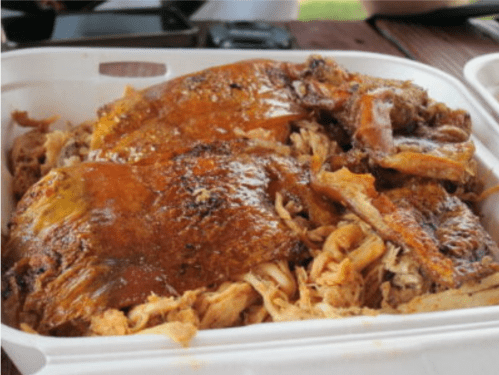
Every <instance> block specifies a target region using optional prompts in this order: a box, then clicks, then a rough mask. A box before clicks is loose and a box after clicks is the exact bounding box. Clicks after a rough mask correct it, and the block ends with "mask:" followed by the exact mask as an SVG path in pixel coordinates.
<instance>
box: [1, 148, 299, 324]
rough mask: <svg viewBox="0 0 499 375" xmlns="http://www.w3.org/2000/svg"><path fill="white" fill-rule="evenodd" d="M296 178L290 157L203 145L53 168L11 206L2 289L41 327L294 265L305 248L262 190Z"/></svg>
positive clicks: (24, 315)
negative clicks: (143, 160)
mask: <svg viewBox="0 0 499 375" xmlns="http://www.w3.org/2000/svg"><path fill="white" fill-rule="evenodd" d="M304 176H305V174H304V172H303V171H302V170H301V168H299V167H298V166H297V165H296V163H294V162H293V161H292V160H291V159H285V158H279V157H275V156H269V155H252V154H246V153H240V154H235V155H227V154H220V152H216V153H213V152H206V151H204V152H201V153H199V154H198V155H195V154H192V153H191V154H189V155H181V156H179V157H177V158H176V159H175V160H173V161H171V162H166V163H163V164H155V165H149V166H131V165H129V164H122V165H118V164H112V163H91V162H90V163H82V164H79V165H78V166H75V167H71V168H60V169H54V170H53V171H52V172H50V173H49V174H48V175H47V176H46V177H45V178H44V179H42V180H41V181H40V182H39V183H38V184H37V185H35V186H34V187H33V188H32V189H31V190H29V191H28V193H27V194H26V195H25V197H24V199H23V200H22V201H21V202H20V203H19V205H18V209H17V213H16V215H15V219H14V221H13V223H12V229H11V236H10V240H9V243H8V244H7V248H8V249H9V250H8V251H9V252H8V254H4V261H5V263H6V265H7V267H8V266H9V265H13V264H15V266H14V267H13V268H12V269H10V271H8V272H7V280H10V282H9V285H8V286H7V289H5V291H6V293H7V294H9V293H10V294H12V296H14V295H15V296H16V297H15V298H13V297H11V300H13V301H14V300H16V299H23V298H25V300H24V304H23V308H22V309H21V311H19V312H18V313H19V314H21V316H22V317H21V320H22V321H30V323H31V324H33V327H35V328H36V329H37V330H38V331H39V332H41V333H50V332H53V331H57V329H58V328H59V327H61V326H64V325H67V324H71V325H73V326H74V327H73V328H72V329H73V330H74V328H75V327H76V328H78V322H79V321H88V320H89V319H90V317H91V316H92V315H93V314H95V313H98V312H101V311H103V310H105V309H106V308H110V307H113V308H118V309H121V308H127V307H131V306H134V305H136V304H140V303H143V302H145V300H146V298H147V297H148V296H149V295H150V294H151V293H156V294H157V295H181V294H182V293H183V292H185V291H187V290H192V289H196V288H199V287H207V288H210V287H211V288H213V287H216V286H217V285H219V284H220V283H221V282H223V281H227V280H235V278H236V277H237V276H238V275H240V274H242V273H244V272H246V271H248V270H249V269H251V268H252V267H253V266H255V265H257V264H260V263H263V262H268V261H272V260H278V259H288V260H289V261H296V260H298V259H299V258H300V252H302V251H303V247H302V246H301V245H300V242H299V239H298V238H297V237H296V236H295V235H294V234H293V233H292V232H291V231H290V230H289V229H288V228H287V227H286V226H285V225H284V224H283V222H282V221H281V220H280V219H279V217H278V216H277V214H276V213H275V210H274V209H273V205H274V203H273V197H272V196H271V192H270V189H274V190H277V191H281V190H283V189H284V186H283V183H284V182H285V183H287V184H288V185H289V186H291V185H304V184H305V181H306V179H305V177H304ZM297 189H300V187H299V186H298V187H297ZM302 255H303V254H302ZM26 269H28V272H25V271H26ZM21 280H22V282H21ZM14 281H15V282H14ZM23 296H25V297H23ZM4 309H6V310H9V305H4ZM8 312H9V311H7V313H8ZM31 312H33V315H32V316H30V314H31ZM11 313H12V312H11ZM12 315H15V314H12ZM30 319H34V321H31V320H30ZM66 329H67V327H66ZM83 331H84V330H83Z"/></svg>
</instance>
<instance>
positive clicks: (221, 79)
mask: <svg viewBox="0 0 499 375" xmlns="http://www.w3.org/2000/svg"><path fill="white" fill-rule="evenodd" d="M286 68H287V64H286V63H281V62H276V61H267V60H251V61H244V62H239V63H235V64H231V65H226V66H222V67H215V68H212V69H207V70H204V71H202V72H199V73H194V74H191V75H188V76H184V77H180V78H177V79H173V80H171V81H168V82H166V83H164V84H160V85H157V86H154V87H151V88H148V89H145V90H142V91H134V90H132V89H129V90H128V91H127V93H126V95H125V96H124V98H123V99H121V100H119V101H117V102H114V103H112V104H110V105H108V106H105V107H103V108H102V109H100V111H99V120H98V121H97V123H96V124H95V130H94V133H93V137H92V142H91V148H92V149H93V150H101V151H100V152H101V153H102V154H101V155H106V156H105V157H106V158H109V157H114V158H118V159H125V160H128V161H135V160H137V159H147V155H148V154H152V155H153V157H156V156H157V155H158V153H160V154H162V155H163V157H170V156H172V155H175V154H178V153H181V152H183V151H185V150H187V149H189V148H190V147H192V146H193V145H195V144H198V143H210V142H213V141H215V140H231V139H235V138H237V137H238V136H237V133H236V129H240V130H242V131H244V132H247V131H250V130H253V129H264V130H266V131H268V133H269V139H272V140H276V141H280V142H284V141H285V140H286V138H287V136H288V135H289V123H290V121H291V120H298V119H300V118H305V117H306V116H307V114H308V112H307V111H306V110H305V109H304V108H302V107H301V106H300V105H298V103H297V102H296V100H295V94H294V92H293V90H292V87H291V81H290V76H289V74H288V73H287V70H286Z"/></svg>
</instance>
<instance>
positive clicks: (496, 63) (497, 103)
mask: <svg viewBox="0 0 499 375" xmlns="http://www.w3.org/2000/svg"><path fill="white" fill-rule="evenodd" d="M464 77H465V78H466V80H467V81H468V82H469V83H470V84H471V85H472V86H473V88H474V89H475V90H476V91H477V92H478V93H479V94H480V95H481V96H482V97H483V99H484V100H485V101H487V103H488V104H489V105H490V106H491V107H492V108H493V109H494V111H495V112H496V113H497V114H498V115H499V52H498V53H488V54H485V55H481V56H478V57H475V58H473V59H471V60H470V61H468V62H467V63H466V64H465V65H464Z"/></svg>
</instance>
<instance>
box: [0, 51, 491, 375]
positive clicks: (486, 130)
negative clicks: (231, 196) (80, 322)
mask: <svg viewBox="0 0 499 375" xmlns="http://www.w3.org/2000/svg"><path fill="white" fill-rule="evenodd" d="M311 53H314V54H320V55H323V56H330V57H334V58H336V60H337V61H338V62H339V63H340V64H342V65H343V66H345V67H346V68H348V69H349V70H351V71H358V72H362V73H366V74H371V75H374V76H379V77H385V78H398V79H409V80H413V81H414V82H415V83H417V84H419V85H420V86H422V87H424V88H426V89H428V91H429V95H430V96H431V97H433V98H435V99H437V100H440V101H443V102H445V103H446V104H448V105H449V106H450V107H455V108H457V107H459V108H464V109H466V110H468V111H469V113H470V114H471V116H472V120H473V123H474V135H473V139H474V141H475V143H476V147H477V160H478V163H479V170H480V173H481V174H482V175H484V176H485V175H486V176H487V179H488V185H489V186H492V185H494V184H498V183H499V161H498V159H497V157H498V155H499V154H498V152H497V149H498V148H499V126H498V124H497V123H496V122H495V121H494V119H493V118H492V117H491V116H490V115H489V114H488V113H487V112H486V111H485V110H484V109H483V107H481V106H480V104H479V103H478V102H477V101H476V99H475V98H474V97H473V96H472V95H471V94H470V93H469V92H468V91H467V90H466V88H465V87H464V85H463V84H462V83H461V82H459V81H458V80H456V79H455V78H453V77H451V76H449V75H448V74H446V73H443V72H441V71H439V70H437V69H434V68H432V67H429V66H426V65H423V64H420V63H416V62H413V61H410V60H407V59H402V58H396V57H393V56H386V55H380V54H373V53H365V52H355V51H313V52H312V51H246V50H245V51H236V50H195V49H189V50H180V49H167V50H156V49H82V48H46V49H32V50H21V51H13V52H8V53H2V65H1V69H2V155H1V157H2V228H4V227H5V223H6V222H7V221H8V218H9V215H10V211H11V209H12V201H11V197H10V190H9V182H10V175H9V173H8V170H7V168H6V165H5V160H6V153H7V150H8V148H9V147H10V143H11V142H12V139H13V137H14V136H16V135H18V134H19V132H20V131H22V130H21V129H20V128H19V127H14V125H13V124H12V121H11V120H10V113H11V112H12V111H13V110H28V111H29V113H30V115H31V116H33V117H35V118H40V117H44V116H51V115H53V114H59V115H61V118H62V119H63V120H64V121H71V122H72V123H79V122H82V121H84V120H88V119H92V118H94V117H95V110H96V108H98V107H99V106H100V105H102V104H103V103H106V102H108V101H111V100H113V99H115V98H117V97H119V96H121V94H122V93H123V89H124V87H125V85H126V84H131V85H132V86H134V87H136V88H142V87H146V86H149V85H152V84H154V83H158V82H161V81H164V80H165V79H169V78H172V77H175V76H178V75H181V74H185V73H189V72H193V71H196V70H200V69H203V68H207V67H210V66H213V65H219V64H225V63H230V62H234V61H237V60H241V59H246V58H260V57H263V58H272V59H280V60H286V61H294V62H302V61H304V60H305V59H306V57H307V56H309V55H310V54H311ZM119 61H134V62H137V61H141V62H154V63H160V64H165V65H166V68H167V69H166V73H165V74H164V75H161V76H156V77H149V78H130V77H127V78H117V77H109V76H103V75H101V74H100V73H99V66H100V64H102V63H107V62H119ZM61 124H62V122H61ZM491 150H492V151H491ZM482 215H483V223H484V225H485V227H486V228H487V230H488V231H489V233H491V235H492V236H493V238H494V239H495V240H496V241H498V242H499V231H498V228H499V197H498V196H497V195H496V196H492V197H489V198H488V199H487V200H486V201H484V202H483V205H482ZM498 256H499V255H498ZM2 346H3V347H4V349H5V350H6V352H7V353H8V355H9V356H10V357H11V358H12V359H13V361H14V362H15V364H16V365H17V366H18V368H19V369H20V370H21V371H22V372H23V373H24V374H35V373H36V374H38V375H42V374H43V375H48V374H51V375H58V374H61V375H62V374H120V375H123V374H136V373H142V374H164V373H169V372H171V373H175V374H217V375H223V374H247V375H249V374H287V375H293V374H330V373H332V372H335V373H340V374H380V373H383V374H385V375H390V374H397V375H400V374H401V373H403V374H405V375H412V374H423V373H424V374H430V375H433V374H449V373H452V374H454V375H461V374H463V375H464V374H470V373H480V374H482V375H489V374H490V375H492V374H497V372H498V371H499V356H498V355H497V348H498V347H499V306H489V307H481V308H474V309H461V310H454V311H447V312H435V313H425V314H414V315H405V316H401V315H399V316H390V315H382V316H377V317H355V318H344V319H338V320H310V321H303V322H287V323H268V324H259V325H254V326H248V327H241V328H229V329H216V330H208V331H201V332H199V333H198V335H197V336H196V337H195V338H194V340H193V341H192V342H191V345H190V346H189V348H182V347H179V346H178V345H176V344H174V343H172V342H171V341H170V339H168V338H167V337H163V336H142V335H136V336H127V337H88V338H54V337H44V336H39V335H32V334H28V333H24V332H20V331H19V330H16V329H13V328H11V327H8V326H5V325H2Z"/></svg>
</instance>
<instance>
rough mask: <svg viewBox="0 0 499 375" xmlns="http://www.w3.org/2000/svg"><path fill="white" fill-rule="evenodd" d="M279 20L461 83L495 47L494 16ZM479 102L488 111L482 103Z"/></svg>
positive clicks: (201, 43) (329, 42)
mask: <svg viewBox="0 0 499 375" xmlns="http://www.w3.org/2000/svg"><path fill="white" fill-rule="evenodd" d="M210 25H211V23H198V26H199V28H200V35H199V40H198V45H197V47H199V48H203V47H205V46H206V36H207V30H208V27H209V26H210ZM280 26H283V27H285V28H287V29H288V30H289V31H290V32H291V33H292V35H293V36H294V48H296V49H305V50H359V51H367V52H378V53H384V54H389V55H393V56H399V57H405V58H409V59H413V60H416V61H420V62H422V63H426V64H429V65H432V66H434V67H436V68H439V69H441V70H443V71H445V72H447V73H450V74H451V75H453V76H455V77H457V78H458V79H460V80H461V81H462V82H463V83H465V84H466V82H465V80H464V78H463V67H464V65H465V63H466V62H467V61H468V60H470V59H471V58H473V57H476V56H478V55H481V54H485V53H492V52H499V31H498V29H499V23H498V22H497V21H494V20H490V21H474V22H466V23H463V24H460V25H452V26H433V25H422V24H417V23H407V22H401V21H395V20H387V19H378V20H374V21H371V22H335V21H311V22H298V21H293V22H288V23H284V24H280ZM470 89H471V88H470ZM483 104H484V107H486V108H487V109H489V111H490V112H491V113H493V112H492V111H491V110H490V108H489V107H488V106H487V105H486V103H483ZM496 118H498V116H496ZM1 369H2V374H4V375H18V374H19V372H18V371H17V370H16V368H15V366H14V365H13V364H12V362H11V361H10V360H9V358H8V357H7V356H6V355H5V353H4V352H3V351H2V368H1Z"/></svg>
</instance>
